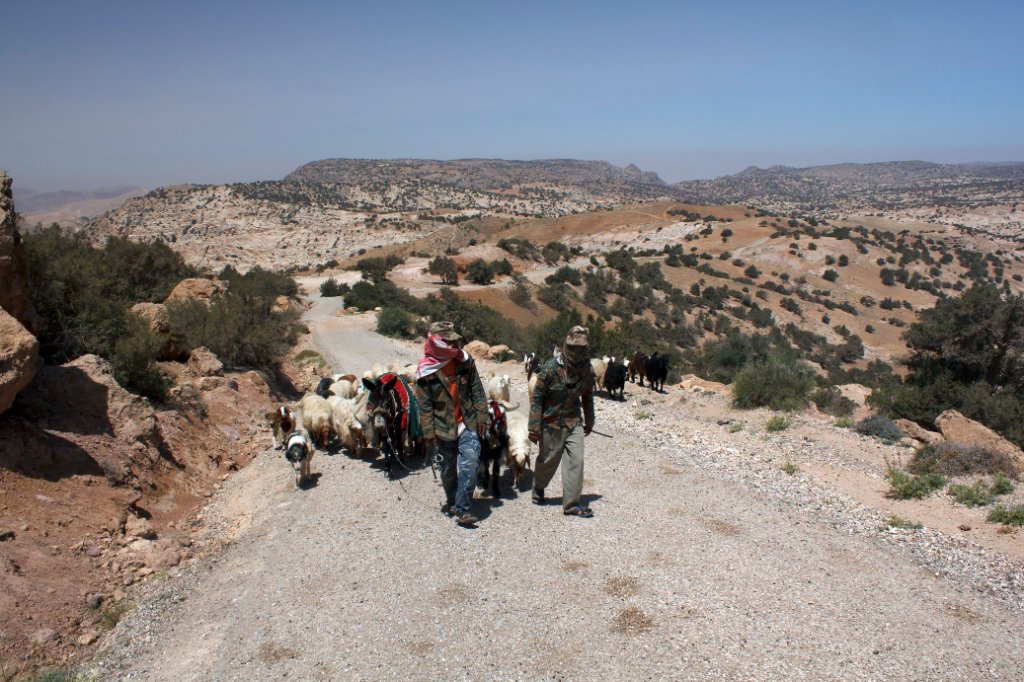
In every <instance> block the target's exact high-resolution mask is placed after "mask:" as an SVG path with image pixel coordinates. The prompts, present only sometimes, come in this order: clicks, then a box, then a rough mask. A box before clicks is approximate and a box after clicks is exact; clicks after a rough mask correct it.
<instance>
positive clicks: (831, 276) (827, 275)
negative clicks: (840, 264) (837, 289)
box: [821, 268, 839, 282]
mask: <svg viewBox="0 0 1024 682" xmlns="http://www.w3.org/2000/svg"><path fill="white" fill-rule="evenodd" d="M821 276H822V277H823V278H824V279H825V280H826V281H828V282H834V281H836V280H837V279H839V273H838V272H836V271H835V270H833V269H832V268H829V269H828V270H826V271H825V272H824V273H823V274H822V275H821Z"/></svg>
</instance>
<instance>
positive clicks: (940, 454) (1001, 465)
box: [908, 442, 1020, 478]
mask: <svg viewBox="0 0 1024 682" xmlns="http://www.w3.org/2000/svg"><path fill="white" fill-rule="evenodd" d="M908 468H909V469H910V470H911V471H914V472H917V473H923V472H927V471H937V472H939V473H941V474H945V475H946V476H964V475H985V474H1002V475H1004V476H1009V477H1010V478H1017V477H1018V476H1019V475H1020V471H1019V470H1018V469H1017V465H1016V464H1015V463H1014V461H1013V458H1012V457H1010V456H1009V455H1008V454H1006V453H999V452H995V451H993V450H988V449H986V448H983V447H979V446H976V445H963V444H961V443H948V442H942V443H936V444H935V445H925V446H924V447H923V448H921V449H919V450H918V451H917V452H915V453H914V457H913V458H912V459H911V460H910V464H909V465H908Z"/></svg>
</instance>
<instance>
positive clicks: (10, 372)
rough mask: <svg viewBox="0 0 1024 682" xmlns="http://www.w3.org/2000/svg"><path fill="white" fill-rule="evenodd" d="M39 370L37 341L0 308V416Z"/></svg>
mask: <svg viewBox="0 0 1024 682" xmlns="http://www.w3.org/2000/svg"><path fill="white" fill-rule="evenodd" d="M38 368H39V341H37V340H36V337H34V336H32V334H30V333H29V332H28V330H27V329H25V327H24V326H22V324H21V323H20V322H18V320H16V319H15V318H14V317H13V316H11V315H9V314H7V312H6V311H4V310H3V309H2V308H0V414H3V413H4V412H6V411H7V410H8V409H9V408H10V407H11V405H12V404H13V403H14V397H15V396H16V395H18V393H19V392H20V391H21V389H23V388H25V387H26V386H28V385H29V383H31V382H32V379H33V378H34V377H35V375H36V370H37V369H38Z"/></svg>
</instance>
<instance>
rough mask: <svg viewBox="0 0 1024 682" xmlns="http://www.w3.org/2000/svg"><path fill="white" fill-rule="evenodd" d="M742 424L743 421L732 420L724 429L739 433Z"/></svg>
mask: <svg viewBox="0 0 1024 682" xmlns="http://www.w3.org/2000/svg"><path fill="white" fill-rule="evenodd" d="M743 426H744V424H743V422H733V423H732V424H729V428H728V429H726V431H728V432H729V433H739V432H740V431H742V430H743Z"/></svg>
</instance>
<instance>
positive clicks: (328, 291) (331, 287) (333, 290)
mask: <svg viewBox="0 0 1024 682" xmlns="http://www.w3.org/2000/svg"><path fill="white" fill-rule="evenodd" d="M348 290H349V288H348V286H343V285H341V284H338V280H336V279H334V278H333V277H328V278H327V279H325V280H324V281H323V282H321V283H320V295H321V296H322V297H324V298H334V297H336V296H344V295H345V293H347V292H348Z"/></svg>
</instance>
